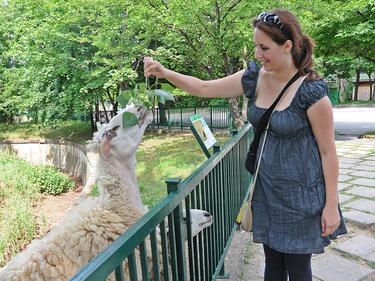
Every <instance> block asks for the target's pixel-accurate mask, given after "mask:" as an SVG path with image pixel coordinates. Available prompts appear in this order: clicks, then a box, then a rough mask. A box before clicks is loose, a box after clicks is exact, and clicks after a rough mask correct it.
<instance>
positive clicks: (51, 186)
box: [26, 166, 74, 195]
mask: <svg viewBox="0 0 375 281" xmlns="http://www.w3.org/2000/svg"><path fill="white" fill-rule="evenodd" d="M26 175H27V177H28V180H29V181H30V182H31V183H32V184H34V185H35V186H37V187H38V188H39V192H41V193H47V194H50V195H59V194H61V193H64V192H66V191H69V190H72V189H73V188H74V182H72V180H71V179H70V178H69V177H68V176H66V175H64V174H62V173H59V172H58V171H57V170H56V169H55V168H53V167H49V166H35V167H31V168H30V169H28V170H27V171H26Z"/></svg>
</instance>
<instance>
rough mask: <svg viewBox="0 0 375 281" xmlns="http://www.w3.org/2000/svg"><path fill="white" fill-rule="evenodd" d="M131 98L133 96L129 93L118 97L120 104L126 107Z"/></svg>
mask: <svg viewBox="0 0 375 281" xmlns="http://www.w3.org/2000/svg"><path fill="white" fill-rule="evenodd" d="M130 98H131V96H130V95H129V94H126V93H123V94H121V95H119V96H118V97H117V101H118V103H119V104H121V105H122V106H123V107H125V106H126V105H127V104H128V102H129V100H130Z"/></svg>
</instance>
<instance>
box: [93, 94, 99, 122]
mask: <svg viewBox="0 0 375 281" xmlns="http://www.w3.org/2000/svg"><path fill="white" fill-rule="evenodd" d="M99 117H100V116H99V102H98V100H97V99H96V100H95V119H94V121H95V125H96V122H98V121H99V120H100V119H99Z"/></svg>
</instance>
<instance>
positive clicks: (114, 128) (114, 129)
mask: <svg viewBox="0 0 375 281" xmlns="http://www.w3.org/2000/svg"><path fill="white" fill-rule="evenodd" d="M118 128H120V126H115V127H113V128H112V129H111V131H116V130H117V129H118Z"/></svg>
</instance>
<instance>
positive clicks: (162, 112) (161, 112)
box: [158, 102, 168, 126]
mask: <svg viewBox="0 0 375 281" xmlns="http://www.w3.org/2000/svg"><path fill="white" fill-rule="evenodd" d="M158 107H159V124H160V125H162V126H166V125H168V120H167V116H166V114H165V105H164V104H162V103H160V102H159V103H158Z"/></svg>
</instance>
